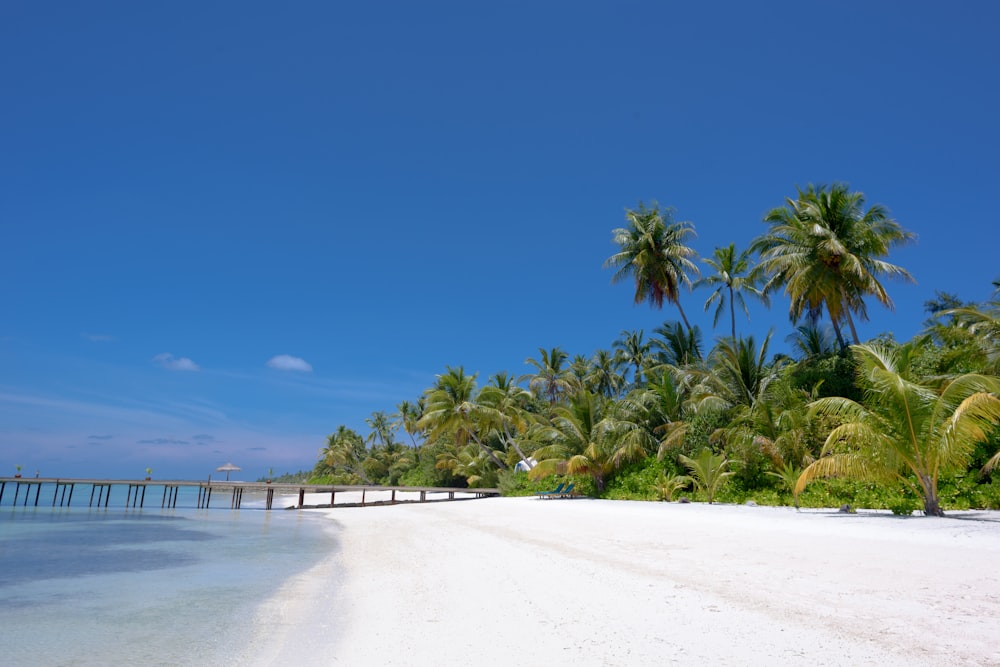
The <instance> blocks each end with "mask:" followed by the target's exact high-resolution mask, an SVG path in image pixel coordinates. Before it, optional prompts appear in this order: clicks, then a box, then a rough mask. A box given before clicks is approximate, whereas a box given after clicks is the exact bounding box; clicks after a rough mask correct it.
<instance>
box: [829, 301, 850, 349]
mask: <svg viewBox="0 0 1000 667" xmlns="http://www.w3.org/2000/svg"><path fill="white" fill-rule="evenodd" d="M826 312H828V313H829V314H830V322H831V323H832V324H833V333H835V334H837V343H838V344H839V345H840V351H841V352H843V351H845V350H846V349H847V341H845V340H844V332H843V331H841V330H840V322H838V321H837V318H835V317H834V316H833V312H832V311H831V310H830V304H827V306H826Z"/></svg>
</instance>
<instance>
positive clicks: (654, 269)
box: [604, 202, 698, 330]
mask: <svg viewBox="0 0 1000 667" xmlns="http://www.w3.org/2000/svg"><path fill="white" fill-rule="evenodd" d="M673 215H674V211H673V209H670V208H663V209H661V208H660V207H659V205H658V204H656V203H655V202H653V204H652V207H651V208H646V206H645V205H644V204H643V203H642V202H639V208H637V209H635V210H631V209H628V210H626V211H625V219H626V221H627V222H628V226H627V227H620V228H618V229H615V230H614V231H612V234H613V235H614V242H615V243H616V244H618V252H616V253H615V254H613V255H612V256H611V257H609V258H608V259H607V260H606V261H605V262H604V266H605V268H612V269H615V273H614V275H613V276H612V277H611V282H613V283H617V282H620V281H622V280H625V279H626V278H633V279H634V280H635V302H636V303H642V302H643V301H648V302H649V304H650V305H652V306H655V307H656V308H663V302H664V301H666V302H668V303H672V304H674V305H675V306H677V310H678V311H679V312H680V314H681V319H682V320H684V324H685V326H686V327H687V328H688V329H689V330H690V329H691V323H690V322H688V319H687V315H685V314H684V308H683V307H682V306H681V302H680V298H679V297H680V288H681V287H682V286H686V287H688V288H690V287H691V278H690V277H689V275H695V276H697V275H698V266H697V265H696V264H695V263H694V261H692V260H693V258H694V257H695V256H696V253H695V251H694V250H693V249H692V248H689V247H688V246H687V245H685V241H686V240H687V239H688V237H691V236H694V235H695V232H694V226H693V225H691V223H689V222H674V219H673Z"/></svg>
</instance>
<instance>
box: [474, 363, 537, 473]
mask: <svg viewBox="0 0 1000 667" xmlns="http://www.w3.org/2000/svg"><path fill="white" fill-rule="evenodd" d="M531 402H532V396H531V392H529V391H528V390H527V389H524V388H523V387H520V386H518V385H517V384H515V382H514V379H513V378H512V377H511V376H509V375H508V374H507V373H503V372H501V373H497V374H495V375H493V376H492V377H490V381H489V384H488V385H486V386H485V387H483V389H482V391H481V392H479V399H478V404H479V412H480V415H481V416H482V419H483V423H484V424H488V425H489V426H490V427H491V428H493V429H495V430H496V431H497V434H498V437H499V438H500V440H501V441H502V442H503V444H504V446H505V447H507V448H510V449H513V450H514V452H516V453H517V457H518V460H519V461H524V462H525V463H527V464H528V465H530V462H529V460H528V459H529V457H528V456H527V455H525V453H524V451H522V449H521V446H520V444H519V443H518V438H519V437H521V436H523V435H524V434H525V433H527V431H528V428H529V427H530V426H531V424H532V423H533V421H534V417H535V415H534V414H533V413H532V412H530V410H529V407H530V404H531Z"/></svg>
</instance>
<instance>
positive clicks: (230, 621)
mask: <svg viewBox="0 0 1000 667" xmlns="http://www.w3.org/2000/svg"><path fill="white" fill-rule="evenodd" d="M8 491H9V489H8ZM79 491H80V490H79V489H78V492H79ZM119 491H120V493H121V498H116V497H115V494H112V497H111V502H110V506H109V507H108V508H107V509H104V508H101V509H97V508H88V507H73V508H65V507H63V508H59V507H55V508H53V507H37V508H36V507H33V506H30V505H29V506H28V507H22V506H18V507H13V506H11V504H10V503H11V500H12V499H11V498H9V497H8V495H9V494H5V496H4V498H3V505H2V506H0V629H2V632H0V635H2V637H3V647H2V648H0V651H2V655H3V664H4V665H11V666H15V665H17V666H20V665H25V666H27V665H31V666H36V665H102V666H107V665H226V664H233V656H235V655H237V654H238V653H239V650H240V647H241V646H243V645H245V644H246V642H247V641H248V639H249V633H252V632H254V630H255V628H254V625H253V623H252V619H253V618H254V611H255V609H256V608H257V606H258V605H259V604H261V603H262V602H263V601H265V600H266V599H267V598H268V597H269V596H271V595H272V594H274V593H275V592H276V591H277V589H278V588H279V587H280V586H281V584H282V583H284V582H285V581H286V580H287V579H288V578H290V577H292V576H294V575H295V574H298V573H300V572H302V571H303V570H305V569H308V568H310V567H312V566H313V565H315V564H316V563H317V562H318V561H319V560H320V559H321V558H323V557H327V556H329V555H330V554H331V552H332V551H333V550H334V549H335V548H336V538H335V535H334V534H333V532H332V529H331V524H332V522H330V521H329V520H324V519H323V518H322V517H317V516H312V515H309V514H308V513H303V512H297V511H291V510H288V511H286V510H273V511H265V510H263V509H254V508H253V507H252V506H253V505H254V502H253V501H252V500H249V501H248V499H247V498H244V502H243V507H244V509H241V510H238V511H233V510H229V509H209V510H204V509H202V510H199V509H195V508H194V506H195V505H196V496H195V495H194V493H192V494H191V495H190V496H186V495H183V490H182V495H181V497H180V498H179V499H178V508H177V509H174V510H161V509H160V508H159V507H158V505H159V504H160V503H159V500H158V499H157V500H156V501H155V502H154V503H152V504H154V505H156V506H157V507H155V508H150V507H149V506H148V505H149V500H150V497H149V496H147V507H146V508H145V509H125V508H124V505H125V490H124V489H121V488H116V490H115V493H118V492H119ZM151 492H153V495H154V496H155V495H156V490H155V489H153V488H152V487H151ZM88 493H89V491H88ZM42 495H45V491H44V490H43V492H42ZM157 498H158V497H157ZM50 502H51V501H50ZM74 502H76V501H74ZM116 502H117V503H118V504H119V507H118V508H115V507H113V506H114V505H115V504H116ZM220 502H221V501H220ZM84 503H85V501H84ZM43 504H44V503H43ZM180 505H186V506H185V507H180ZM247 505H251V507H249V508H248V507H247Z"/></svg>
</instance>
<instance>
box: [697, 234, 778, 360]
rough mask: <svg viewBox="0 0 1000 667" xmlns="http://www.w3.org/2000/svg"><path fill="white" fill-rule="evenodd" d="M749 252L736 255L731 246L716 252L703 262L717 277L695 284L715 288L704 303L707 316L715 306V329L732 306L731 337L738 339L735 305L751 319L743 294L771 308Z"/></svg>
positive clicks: (758, 272)
mask: <svg viewBox="0 0 1000 667" xmlns="http://www.w3.org/2000/svg"><path fill="white" fill-rule="evenodd" d="M750 253H751V251H750V249H747V250H743V251H742V252H739V253H737V252H736V244H735V243H730V244H729V245H728V246H726V247H725V248H716V249H715V251H714V252H713V253H712V256H711V257H705V258H704V259H702V260H701V261H703V262H705V263H706V264H708V265H709V266H711V267H712V268H713V269H715V273H713V274H712V275H710V276H705V277H704V278H700V279H699V280H697V281H695V283H694V286H695V287H700V286H702V285H705V286H707V287H714V288H715V291H714V292H712V294H711V295H710V296H709V297H708V300H707V301H705V311H706V312H707V311H708V309H709V308H711V307H712V304H715V315H714V317H713V318H712V327H713V328H714V327H715V326H716V325H717V324H718V323H719V317H720V316H721V315H722V312H723V310H724V309H726V306H727V305H728V306H729V308H728V309H729V319H730V324H731V327H732V332H731V335H732V337H733V339H734V340H735V339H736V304H739V306H740V308H741V309H742V310H743V314H744V315H746V316H747V319H748V320H749V319H750V309H749V308H747V302H746V299H745V298H744V296H743V295H744V294H748V295H750V296H751V297H753V298H755V299H757V300H758V301H760V302H761V303H763V304H764V305H765V306H767V305H770V304H769V299H768V297H767V294H765V293H764V291H763V290H761V289H760V288H758V287H757V282H758V280H759V275H760V271H759V270H758V269H757V267H753V266H751V264H750Z"/></svg>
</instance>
